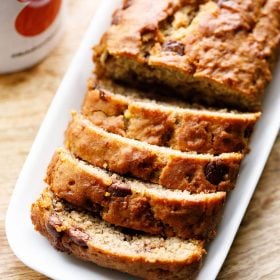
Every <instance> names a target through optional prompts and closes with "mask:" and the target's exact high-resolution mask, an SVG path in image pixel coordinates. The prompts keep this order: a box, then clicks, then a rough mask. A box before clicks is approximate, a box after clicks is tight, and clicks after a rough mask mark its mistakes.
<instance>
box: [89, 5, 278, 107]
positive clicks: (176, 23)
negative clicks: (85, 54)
mask: <svg viewBox="0 0 280 280" xmlns="http://www.w3.org/2000/svg"><path fill="white" fill-rule="evenodd" d="M196 5H197V2H195V4H194V3H190V2H189V1H187V2H185V1H176V0H165V1H160V4H159V3H158V2H155V1H154V2H151V1H149V0H144V1H142V0H134V1H132V2H131V5H130V6H129V7H128V8H123V9H120V10H118V11H117V12H116V13H115V16H116V18H117V20H113V24H112V26H111V27H110V29H109V30H108V32H107V33H106V34H105V35H104V36H103V38H102V40H101V42H100V44H99V45H98V46H97V47H96V48H95V56H94V60H95V62H96V64H97V73H98V75H107V76H111V77H114V78H117V79H124V80H129V79H130V80H132V81H135V78H136V77H137V78H138V79H139V80H141V81H145V82H149V81H150V82H160V83H163V84H167V85H169V86H171V87H172V88H174V89H175V88H176V89H177V91H179V92H180V93H181V94H185V95H186V91H188V92H189V93H188V97H189V98H190V97H191V98H195V99H196V98H198V99H202V100H204V101H206V102H209V103H212V104H213V103H214V104H217V103H218V102H222V103H223V104H228V105H233V106H235V107H240V108H243V109H249V110H253V111H256V110H259V108H260V102H261V98H262V94H263V91H264V89H265V86H266V85H267V83H268V82H269V81H270V79H271V76H272V75H271V72H272V67H273V65H274V62H275V59H276V53H277V49H278V48H279V41H280V1H279V0H267V1H265V0H258V1H255V0H245V1H233V0H230V1H217V2H213V1H206V3H204V4H201V5H200V6H199V9H198V8H197V7H196ZM140 11H141V12H140ZM194 91H198V92H199V94H197V93H195V92H194Z"/></svg>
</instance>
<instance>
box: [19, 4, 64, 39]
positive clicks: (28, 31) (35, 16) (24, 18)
mask: <svg viewBox="0 0 280 280" xmlns="http://www.w3.org/2000/svg"><path fill="white" fill-rule="evenodd" d="M18 1H19V2H24V3H27V5H26V6H25V7H24V8H23V9H22V10H21V11H20V13H19V14H18V16H17V17H16V20H15V28H16V31H17V32H18V33H19V34H21V35H23V36H26V37H30V36H36V35H39V34H40V33H42V32H44V31H45V30H46V29H47V28H48V27H49V26H50V25H51V24H52V23H53V21H54V20H55V18H56V16H57V15H58V12H59V10H60V7H61V2H62V0H18Z"/></svg>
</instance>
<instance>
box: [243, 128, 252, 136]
mask: <svg viewBox="0 0 280 280" xmlns="http://www.w3.org/2000/svg"><path fill="white" fill-rule="evenodd" d="M252 133H253V127H252V126H248V127H246V129H245V131H244V137H245V138H249V137H250V136H251V134H252Z"/></svg>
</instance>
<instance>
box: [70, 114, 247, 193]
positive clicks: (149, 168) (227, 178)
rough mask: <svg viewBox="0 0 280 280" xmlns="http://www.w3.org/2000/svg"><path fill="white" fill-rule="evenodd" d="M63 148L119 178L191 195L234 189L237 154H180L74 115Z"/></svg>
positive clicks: (239, 158) (239, 156)
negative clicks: (107, 130)
mask: <svg viewBox="0 0 280 280" xmlns="http://www.w3.org/2000/svg"><path fill="white" fill-rule="evenodd" d="M65 145H66V147H67V148H68V149H69V150H70V151H71V152H72V153H73V154H74V155H75V156H77V157H79V158H81V159H83V160H85V161H87V162H89V163H91V164H93V165H96V166H98V167H101V168H105V169H107V170H109V171H112V172H116V173H118V174H121V175H130V176H133V177H136V178H140V179H143V180H144V181H147V182H153V183H156V184H160V185H162V186H164V187H167V188H171V189H181V190H188V191H190V192H192V193H199V192H216V191H229V190H231V189H232V188H233V187H234V184H235V181H236V178H237V175H238V171H239V167H240V162H241V160H242V158H243V156H242V154H239V153H225V154H221V155H219V156H213V155H210V154H196V153H183V152H180V151H177V150H173V149H170V148H166V147H159V146H156V145H150V144H147V143H144V142H140V141H137V140H134V139H129V138H125V137H122V136H120V135H117V134H113V133H109V132H106V131H105V130H103V129H101V128H99V127H97V126H95V125H94V124H92V123H91V122H90V121H89V120H87V119H86V118H85V117H83V116H81V115H77V114H75V113H73V119H72V121H71V122H70V123H69V125H68V128H67V130H66V133H65Z"/></svg>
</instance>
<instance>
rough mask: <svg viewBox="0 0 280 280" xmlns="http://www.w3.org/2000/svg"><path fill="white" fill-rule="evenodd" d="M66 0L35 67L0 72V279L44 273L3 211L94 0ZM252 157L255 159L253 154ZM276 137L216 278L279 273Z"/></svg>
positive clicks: (36, 276)
mask: <svg viewBox="0 0 280 280" xmlns="http://www.w3.org/2000/svg"><path fill="white" fill-rule="evenodd" d="M67 2H68V15H69V16H68V17H67V18H68V20H67V22H66V24H65V27H66V32H65V35H64V37H63V38H62V40H61V42H60V44H59V45H58V46H57V48H56V49H55V50H54V51H53V52H52V53H51V54H50V56H49V57H48V58H47V59H45V60H44V61H43V62H42V63H41V64H39V65H37V66H36V67H34V68H32V69H30V70H27V71H23V72H20V73H17V74H12V75H6V76H2V77H0V154H1V157H0V170H1V176H0V256H1V257H0V279H46V277H44V276H42V275H40V274H38V273H37V272H34V271H32V270H31V269H29V268H28V267H26V266H25V265H24V264H22V263H21V262H20V261H19V260H18V259H17V258H16V257H15V256H14V255H13V253H12V251H11V250H10V248H9V246H8V243H7V240H6V237H5V228H4V220H5V212H6V209H7V206H8V203H9V199H10V196H11V194H12V191H13V187H14V184H15V182H16V179H17V176H18V174H19V172H20V169H21V167H22V165H23V162H24V160H25V158H26V156H27V154H28V151H29V149H30V147H31V145H32V142H33V140H34V137H35V135H36V133H37V130H38V128H39V126H40V123H41V122H42V120H43V117H44V115H45V113H46V110H47V108H48V106H49V104H50V102H51V99H52V98H53V96H54V94H55V92H56V89H57V87H58V85H59V83H60V81H61V78H62V77H63V74H64V73H65V71H66V69H67V67H68V65H69V63H70V61H71V58H72V56H73V53H74V52H75V51H76V49H77V47H78V45H79V42H80V40H81V38H82V35H83V34H84V31H85V29H86V27H87V25H88V23H89V21H90V19H91V18H92V16H93V14H94V11H95V9H96V7H97V5H98V1H97V0H96V1H94V0H83V1H75V0H69V1H67ZM256 160H257V159H256ZM279 201H280V137H278V139H277V142H276V143H275V145H274V148H273V150H272V153H271V155H270V158H269V160H268V162H267V165H266V168H265V170H264V172H263V175H262V178H261V180H260V182H259V184H258V187H257V190H256V192H255V194H254V197H253V199H252V200H251V203H250V206H249V208H248V211H247V213H246V216H245V218H244V220H243V222H242V225H241V227H240V229H239V232H238V235H237V237H236V239H235V241H234V243H233V246H232V248H231V251H230V253H229V255H228V257H227V260H226V262H225V264H224V266H223V269H222V271H221V272H220V275H219V279H224V280H227V279H238V280H239V279H254V280H256V279H275V280H276V279H280V203H279Z"/></svg>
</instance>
